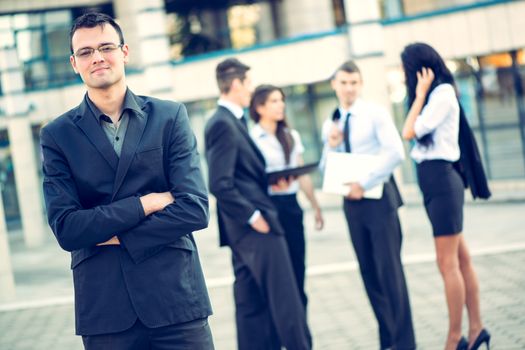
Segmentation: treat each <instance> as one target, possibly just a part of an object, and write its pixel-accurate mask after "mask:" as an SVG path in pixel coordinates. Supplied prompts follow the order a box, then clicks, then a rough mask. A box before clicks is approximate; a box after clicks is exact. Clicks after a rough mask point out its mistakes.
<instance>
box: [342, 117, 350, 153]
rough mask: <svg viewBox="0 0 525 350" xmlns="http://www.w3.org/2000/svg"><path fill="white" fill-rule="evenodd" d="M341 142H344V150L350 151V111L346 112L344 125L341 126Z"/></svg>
mask: <svg viewBox="0 0 525 350" xmlns="http://www.w3.org/2000/svg"><path fill="white" fill-rule="evenodd" d="M343 142H344V143H345V152H347V153H350V152H351V151H352V149H351V147H350V113H348V114H347V115H346V118H345V126H344V128H343Z"/></svg>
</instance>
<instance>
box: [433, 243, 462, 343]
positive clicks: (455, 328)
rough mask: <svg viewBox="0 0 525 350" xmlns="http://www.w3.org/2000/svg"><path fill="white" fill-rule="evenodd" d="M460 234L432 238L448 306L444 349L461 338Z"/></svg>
mask: <svg viewBox="0 0 525 350" xmlns="http://www.w3.org/2000/svg"><path fill="white" fill-rule="evenodd" d="M460 237H461V234H456V235H451V236H440V237H436V238H435V239H434V243H435V245H436V257H437V264H438V267H439V271H440V272H441V276H442V278H443V282H444V283H445V296H446V299H447V308H448V320H449V326H448V336H447V342H446V344H445V350H454V349H456V346H457V344H458V342H459V340H460V339H461V316H462V313H463V306H464V305H465V283H464V281H463V276H462V274H461V270H460V266H459V242H460Z"/></svg>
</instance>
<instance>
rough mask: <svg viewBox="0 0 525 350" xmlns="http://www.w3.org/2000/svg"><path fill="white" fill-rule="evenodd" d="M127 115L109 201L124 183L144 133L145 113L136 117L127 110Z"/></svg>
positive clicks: (132, 112)
mask: <svg viewBox="0 0 525 350" xmlns="http://www.w3.org/2000/svg"><path fill="white" fill-rule="evenodd" d="M128 113H129V116H128V118H129V123H128V129H127V131H126V136H125V137H124V144H123V145H122V151H121V152H120V160H119V162H118V168H117V174H116V175H115V182H114V184H113V196H112V199H111V200H113V199H114V198H115V195H116V194H117V192H118V190H119V188H120V186H121V185H122V182H123V181H124V178H125V177H126V173H127V172H128V169H129V166H130V164H131V161H132V160H133V157H134V156H135V153H136V151H137V147H138V145H139V143H140V140H141V138H142V134H143V133H144V129H145V128H146V123H147V121H148V117H147V114H146V113H143V114H142V115H138V114H135V112H134V111H129V110H128Z"/></svg>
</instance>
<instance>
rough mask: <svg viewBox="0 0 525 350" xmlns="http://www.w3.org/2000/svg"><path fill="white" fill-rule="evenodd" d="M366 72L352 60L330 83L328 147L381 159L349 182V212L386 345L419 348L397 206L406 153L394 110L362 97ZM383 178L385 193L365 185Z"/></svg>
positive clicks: (346, 202) (325, 129)
mask: <svg viewBox="0 0 525 350" xmlns="http://www.w3.org/2000/svg"><path fill="white" fill-rule="evenodd" d="M362 84H363V82H362V78H361V72H360V71H359V68H358V67H357V65H356V64H355V63H354V62H352V61H348V62H345V63H344V64H343V65H341V66H340V67H339V68H338V69H337V70H336V72H335V73H334V76H333V79H332V81H331V85H332V88H333V90H334V91H335V93H336V95H337V99H338V101H339V106H338V108H336V110H335V111H334V113H333V114H332V116H331V118H329V119H328V120H326V122H325V123H324V125H323V137H324V139H325V142H326V144H325V149H324V152H325V153H324V155H325V156H326V153H327V152H329V151H335V152H351V153H353V154H370V155H378V156H380V157H381V162H380V164H379V165H378V166H377V167H376V168H374V169H372V171H371V173H370V174H367V175H366V176H364V177H363V178H361V179H359V180H358V181H356V182H354V183H351V184H350V191H349V193H348V195H347V196H346V197H345V199H344V203H343V206H344V213H345V217H346V220H347V223H348V228H349V230H350V237H351V240H352V244H353V246H354V250H355V253H356V256H357V260H358V261H359V268H360V270H361V276H362V278H363V282H364V285H365V289H366V292H367V294H368V299H369V300H370V303H371V304H372V308H373V310H374V313H375V316H376V318H377V322H378V324H379V338H380V346H381V349H396V350H400V349H414V348H415V347H416V344H415V339H414V328H413V325H412V315H411V310H410V302H409V297H408V291H407V286H406V282H405V275H404V272H403V265H402V263H401V241H402V233H401V226H400V223H399V218H398V214H397V210H398V208H399V207H400V206H401V205H402V200H401V195H400V194H399V191H398V189H397V186H396V183H395V181H394V178H393V177H392V172H393V170H394V169H395V167H397V166H398V165H399V164H400V163H401V161H402V160H403V159H404V150H403V144H402V141H401V138H400V137H399V133H398V132H397V130H396V128H395V125H394V122H393V120H392V117H391V116H390V114H389V113H388V112H387V111H386V110H385V109H384V108H382V107H381V106H378V105H376V104H374V103H370V102H368V101H364V100H362V99H361V98H360V94H361V89H362ZM380 184H383V194H382V197H381V198H380V199H370V198H366V196H365V191H366V190H369V189H371V188H373V187H375V186H377V185H380Z"/></svg>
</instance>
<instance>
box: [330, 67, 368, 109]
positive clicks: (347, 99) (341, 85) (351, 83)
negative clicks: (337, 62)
mask: <svg viewBox="0 0 525 350" xmlns="http://www.w3.org/2000/svg"><path fill="white" fill-rule="evenodd" d="M331 84H332V89H334V91H335V94H336V96H337V98H338V99H339V103H340V104H341V105H342V106H343V107H345V108H349V107H350V106H352V105H353V104H354V102H355V101H356V100H357V98H358V97H359V95H360V94H361V90H362V87H363V82H362V80H361V73H357V72H354V73H348V72H344V71H338V72H337V73H336V74H335V77H334V79H332V82H331Z"/></svg>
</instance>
